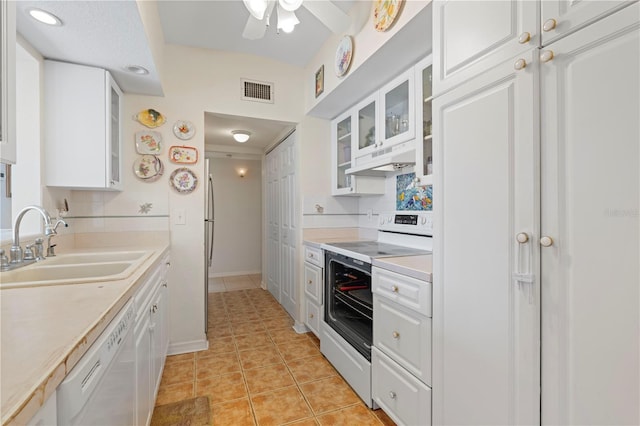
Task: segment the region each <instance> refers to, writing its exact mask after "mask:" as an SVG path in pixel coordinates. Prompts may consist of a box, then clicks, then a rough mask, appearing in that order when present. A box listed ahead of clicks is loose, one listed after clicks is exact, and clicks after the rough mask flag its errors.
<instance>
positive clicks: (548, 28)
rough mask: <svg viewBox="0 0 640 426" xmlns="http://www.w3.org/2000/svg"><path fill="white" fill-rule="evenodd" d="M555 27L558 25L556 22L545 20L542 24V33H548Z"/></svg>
mask: <svg viewBox="0 0 640 426" xmlns="http://www.w3.org/2000/svg"><path fill="white" fill-rule="evenodd" d="M556 25H558V22H557V21H556V20H555V19H553V18H551V19H547V20H546V21H544V24H542V31H544V32H545V33H548V32H549V31H551V30H553V29H555V28H556Z"/></svg>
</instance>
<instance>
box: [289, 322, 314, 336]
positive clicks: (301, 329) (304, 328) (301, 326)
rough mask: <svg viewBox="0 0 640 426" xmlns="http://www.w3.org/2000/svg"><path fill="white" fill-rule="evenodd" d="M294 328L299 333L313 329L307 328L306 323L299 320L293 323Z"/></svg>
mask: <svg viewBox="0 0 640 426" xmlns="http://www.w3.org/2000/svg"><path fill="white" fill-rule="evenodd" d="M293 329H294V330H295V332H296V333H298V334H304V333H308V332H309V331H311V330H309V329H308V328H307V326H306V325H304V324H303V323H301V322H298V321H296V322H295V324H293Z"/></svg>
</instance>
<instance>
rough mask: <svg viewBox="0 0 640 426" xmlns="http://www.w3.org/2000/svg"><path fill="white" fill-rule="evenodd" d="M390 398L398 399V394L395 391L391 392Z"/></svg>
mask: <svg viewBox="0 0 640 426" xmlns="http://www.w3.org/2000/svg"><path fill="white" fill-rule="evenodd" d="M389 398H391V399H396V393H395V392H394V391H390V392H389Z"/></svg>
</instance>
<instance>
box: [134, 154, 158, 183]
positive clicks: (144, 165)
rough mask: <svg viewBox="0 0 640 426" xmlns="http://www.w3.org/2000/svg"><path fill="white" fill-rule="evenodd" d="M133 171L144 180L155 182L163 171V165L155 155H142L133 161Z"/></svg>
mask: <svg viewBox="0 0 640 426" xmlns="http://www.w3.org/2000/svg"><path fill="white" fill-rule="evenodd" d="M133 172H134V173H135V175H136V176H137V177H138V178H139V179H142V180H143V181H145V182H155V181H156V180H158V179H159V178H160V176H162V173H164V165H163V164H162V161H160V159H159V158H158V157H156V156H155V155H148V154H147V155H142V156H140V157H138V158H137V159H136V161H134V162H133Z"/></svg>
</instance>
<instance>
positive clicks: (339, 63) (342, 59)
mask: <svg viewBox="0 0 640 426" xmlns="http://www.w3.org/2000/svg"><path fill="white" fill-rule="evenodd" d="M352 56H353V41H352V40H351V37H350V36H344V37H342V40H340V43H339V44H338V49H337V50H336V61H335V64H334V66H335V67H334V68H335V72H336V75H337V76H338V77H342V76H343V75H345V74H346V73H347V71H348V70H349V65H351V57H352Z"/></svg>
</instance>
